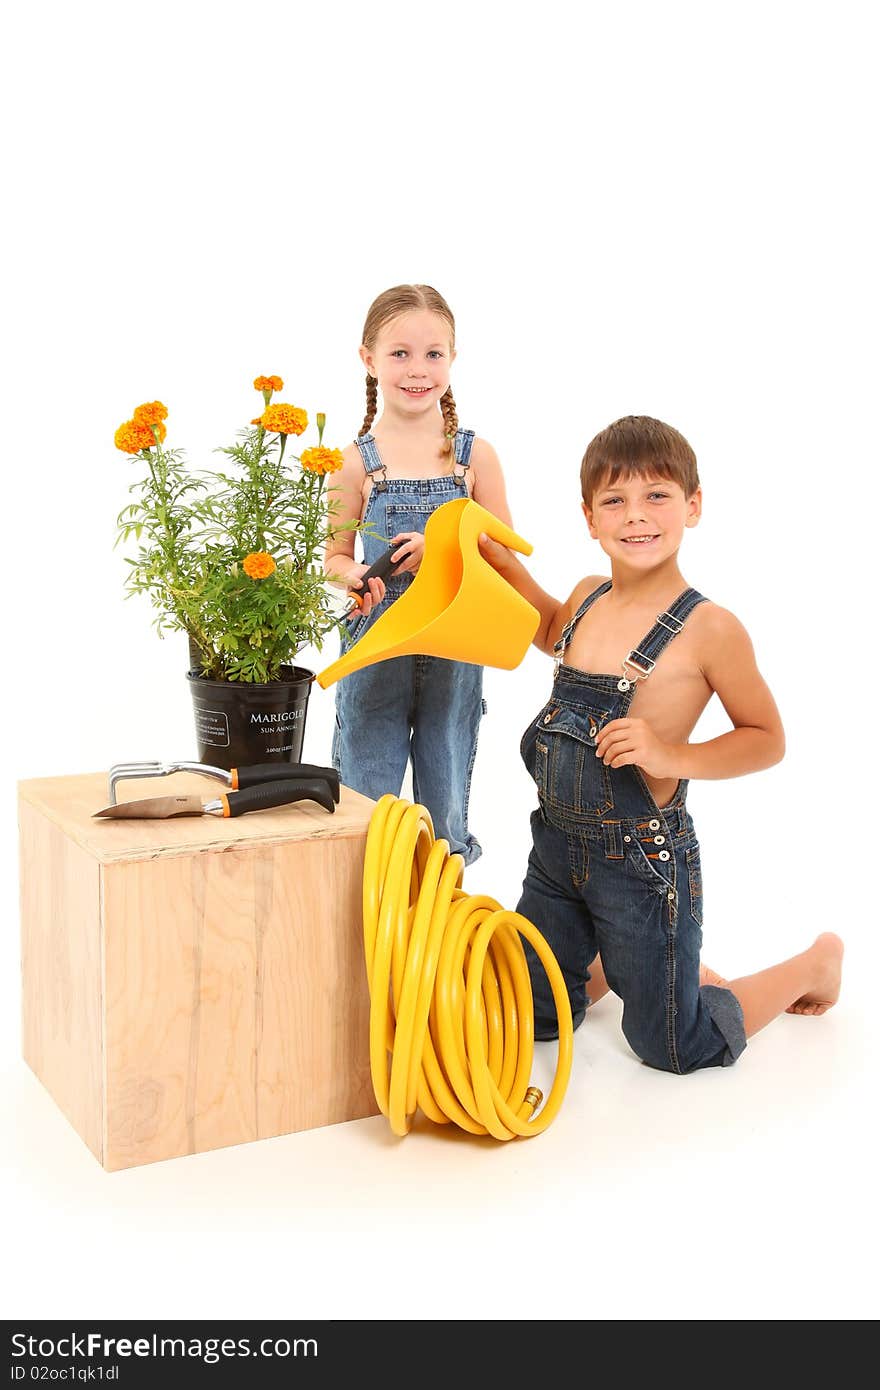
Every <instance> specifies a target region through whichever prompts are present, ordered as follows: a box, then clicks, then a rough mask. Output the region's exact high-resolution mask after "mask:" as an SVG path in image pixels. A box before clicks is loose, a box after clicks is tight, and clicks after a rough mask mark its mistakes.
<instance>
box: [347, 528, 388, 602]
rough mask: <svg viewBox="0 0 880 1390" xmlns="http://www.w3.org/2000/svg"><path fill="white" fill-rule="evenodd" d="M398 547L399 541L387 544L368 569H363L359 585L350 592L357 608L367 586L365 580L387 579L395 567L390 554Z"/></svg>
mask: <svg viewBox="0 0 880 1390" xmlns="http://www.w3.org/2000/svg"><path fill="white" fill-rule="evenodd" d="M399 549H400V546H399V543H398V544H395V545H389V547H388V549H387V550H385V551H383V553H382V554H381V555H380V556H379V558H378V560H374V561H373V563H372V564H371V565H370V568H369V569H368V570H365V571H364V573H363V574H362V575H361V576H360V581H361V587H360V588H359V589H358V590H357V591H356V592H355V591H353V592H352V593H351V597H352V598H353V599H354V600H355V602H356V604H357V606H358V608H360V606H361V604H362V603H363V595H364V591H365V589H366V587H367V581H368V580H369V579H387V578H388V576H389V574H390V573H391V571H392V570H393V569H394V567H395V561H394V560H392V558H391V556H392V555H393V554H394V552H395V550H399Z"/></svg>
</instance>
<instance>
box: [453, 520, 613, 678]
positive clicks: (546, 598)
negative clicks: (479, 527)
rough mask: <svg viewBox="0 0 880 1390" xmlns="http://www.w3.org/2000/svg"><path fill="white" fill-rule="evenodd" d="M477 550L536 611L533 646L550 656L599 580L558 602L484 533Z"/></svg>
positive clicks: (583, 584)
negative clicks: (536, 620)
mask: <svg viewBox="0 0 880 1390" xmlns="http://www.w3.org/2000/svg"><path fill="white" fill-rule="evenodd" d="M480 551H481V553H482V554H483V556H484V557H485V559H486V560H488V562H489V564H490V565H491V566H492V568H493V569H496V570H497V571H498V573H499V574H501V575H503V576H504V578H505V579H506V580H507V582H508V584H512V585H513V587H514V589H516V591H517V593H519V594H522V596H523V598H524V599H526V600H527V601H528V602H529V603H530V604H531V605H532V607H533V608H537V610H538V613H539V614H540V618H541V620H540V622H539V623H538V629H537V631H536V633H535V635H534V637H533V638H532V645H533V646H535V647H537V648H538V650H539V651H542V652H546V653H547V654H548V656H552V655H553V648H554V646H555V645H556V643H557V642H558V641H559V638H560V637H561V636H562V629H563V628H564V627H565V624H566V623H567V622H568V620H569V618H570V617H572V616H573V615H574V613H575V612H576V611H577V609H578V607H579V606H580V604H581V603H582V602H583V600H584V599H585V598H586V596H587V594H588V593H589V592H590V588H591V587H592V588H595V587H596V585H597V584H600V583H601V582H602V581H601V580H600V579H595V580H589V579H582V580H581V582H580V583H579V584H578V585H577V586H576V587H575V589H574V590H573V592H572V593H571V595H570V596H569V597H568V598H567V599H565V600H564V601H563V602H562V603H560V601H559V599H556V598H553V596H552V594H548V593H547V592H546V591H545V590H544V589H542V588H541V586H540V584H538V583H537V581H536V580H534V579H533V578H532V576H531V575H530V574H529V572H528V570H527V569H526V567H525V565H524V564H522V562H521V561H520V560H518V559H517V557H516V555H515V554H514V553H513V551H512V550H508V549H507V546H506V545H499V544H498V542H497V541H493V540H490V539H489V537H488V536H487V535H485V533H484V534H483V535H481V536H480Z"/></svg>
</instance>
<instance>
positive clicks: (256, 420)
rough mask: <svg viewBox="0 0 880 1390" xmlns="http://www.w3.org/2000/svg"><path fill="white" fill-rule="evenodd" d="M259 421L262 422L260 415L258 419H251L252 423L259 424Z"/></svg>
mask: <svg viewBox="0 0 880 1390" xmlns="http://www.w3.org/2000/svg"><path fill="white" fill-rule="evenodd" d="M259 423H260V417H259V415H258V416H257V417H256V419H254V420H251V424H252V425H259Z"/></svg>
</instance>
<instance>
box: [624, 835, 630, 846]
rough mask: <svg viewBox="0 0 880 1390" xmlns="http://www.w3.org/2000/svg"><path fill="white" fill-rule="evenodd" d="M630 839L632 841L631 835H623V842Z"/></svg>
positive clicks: (626, 843) (628, 842) (625, 842)
mask: <svg viewBox="0 0 880 1390" xmlns="http://www.w3.org/2000/svg"><path fill="white" fill-rule="evenodd" d="M631 841H632V835H624V837H623V843H624V844H625V845H628V844H630V842H631Z"/></svg>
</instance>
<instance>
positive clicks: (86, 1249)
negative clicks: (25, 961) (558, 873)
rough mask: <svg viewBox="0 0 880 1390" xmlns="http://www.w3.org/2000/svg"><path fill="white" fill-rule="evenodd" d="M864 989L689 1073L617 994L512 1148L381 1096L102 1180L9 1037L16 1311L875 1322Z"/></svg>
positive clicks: (551, 1050) (871, 1107)
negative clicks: (647, 1043)
mask: <svg viewBox="0 0 880 1390" xmlns="http://www.w3.org/2000/svg"><path fill="white" fill-rule="evenodd" d="M872 990H873V980H872V978H870V976H868V975H867V974H866V975H864V976H862V977H861V978H859V976H858V973H857V971H855V970H851V972H850V980H849V985H848V988H847V992H846V996H845V1002H843V1003H842V1004H841V1005H840V1006H839V1007H838V1009H837V1010H836V1011H834V1012H832V1013H831V1014H829V1015H828V1016H826V1017H825V1018H824V1019H821V1020H810V1019H802V1018H794V1017H786V1018H783V1019H781V1020H779V1021H778V1022H777V1023H775V1024H774V1025H773V1026H772V1027H771V1028H769V1029H768V1030H766V1031H765V1032H764V1033H762V1034H759V1035H758V1036H757V1037H756V1038H755V1039H754V1040H753V1041H752V1043H751V1044H750V1046H749V1048H748V1049H747V1051H746V1053H745V1054H744V1056H743V1058H742V1059H741V1061H740V1062H739V1063H738V1064H737V1065H736V1066H735V1067H732V1068H727V1069H726V1070H724V1071H710V1072H703V1073H700V1074H697V1075H694V1076H691V1077H687V1078H675V1077H671V1076H667V1075H664V1074H660V1073H657V1072H653V1071H650V1070H648V1069H647V1068H645V1067H643V1066H641V1065H640V1064H639V1063H638V1062H636V1061H635V1059H634V1058H633V1057H632V1055H631V1054H630V1053H629V1052H628V1049H627V1047H626V1044H625V1042H624V1041H623V1038H622V1035H621V1033H620V1030H619V1026H618V1022H619V1005H618V1002H617V1000H616V999H614V998H613V997H609V998H607V999H606V1000H605V1001H603V1003H602V1004H600V1005H597V1007H596V1009H595V1011H594V1013H593V1016H592V1017H588V1019H587V1021H586V1023H585V1024H584V1026H583V1027H582V1028H581V1029H580V1030H579V1032H578V1033H577V1034H576V1055H575V1063H574V1069H573V1074H572V1079H571V1082H570V1085H569V1088H568V1091H567V1093H566V1097H565V1101H564V1103H563V1106H562V1110H561V1112H560V1113H559V1115H558V1116H557V1118H556V1120H555V1121H554V1122H553V1124H552V1125H551V1126H550V1127H549V1129H548V1130H547V1131H546V1132H545V1133H544V1134H543V1135H541V1136H537V1137H535V1138H533V1139H529V1140H523V1141H518V1142H512V1143H508V1144H499V1143H496V1142H494V1141H491V1140H474V1139H472V1138H469V1137H468V1136H466V1135H464V1134H463V1132H462V1131H460V1130H453V1129H452V1128H451V1127H447V1128H438V1127H435V1126H434V1125H432V1124H430V1123H429V1122H427V1121H426V1120H424V1119H420V1120H419V1121H418V1122H417V1124H416V1126H415V1128H414V1129H413V1131H412V1132H411V1134H410V1135H408V1136H407V1137H406V1138H405V1139H403V1140H398V1139H396V1138H395V1137H394V1136H393V1135H392V1133H391V1131H390V1129H389V1127H388V1124H387V1122H386V1120H385V1119H384V1117H381V1116H380V1117H377V1118H375V1119H370V1120H362V1121H356V1122H354V1123H351V1124H345V1125H337V1126H332V1127H329V1128H325V1129H320V1130H313V1131H310V1132H306V1133H301V1134H297V1135H290V1136H287V1137H284V1138H279V1139H275V1140H269V1141H263V1142H261V1143H257V1144H251V1145H246V1146H242V1147H238V1148H231V1149H224V1150H221V1151H218V1152H215V1153H210V1154H203V1155H196V1156H193V1157H189V1158H184V1159H178V1160H174V1161H171V1162H166V1163H160V1164H155V1165H152V1166H150V1167H146V1168H139V1169H132V1170H129V1171H126V1172H122V1173H115V1174H106V1173H104V1172H103V1170H102V1169H101V1168H100V1167H99V1166H98V1164H97V1163H96V1162H95V1160H94V1159H93V1158H92V1156H91V1154H90V1153H89V1152H88V1150H87V1149H86V1148H85V1146H84V1145H83V1144H82V1142H81V1141H80V1139H79V1138H78V1136H77V1135H76V1134H75V1133H74V1132H73V1130H72V1129H71V1128H70V1127H69V1126H68V1124H67V1122H66V1121H65V1120H64V1118H63V1117H62V1116H61V1114H60V1113H59V1112H58V1111H57V1110H56V1108H55V1106H54V1103H53V1102H52V1101H51V1099H50V1098H49V1096H48V1095H47V1094H46V1092H45V1091H44V1090H43V1089H42V1087H41V1086H40V1084H39V1083H38V1082H37V1081H36V1080H35V1079H34V1077H33V1076H32V1075H31V1074H30V1073H29V1072H28V1070H27V1069H26V1068H25V1066H24V1064H23V1063H21V1064H18V1065H16V1063H15V1060H14V1058H13V1059H12V1060H11V1062H10V1060H9V1058H8V1057H7V1069H6V1073H5V1075H4V1078H3V1082H4V1090H5V1093H6V1094H5V1097H4V1101H5V1103H4V1110H5V1113H6V1114H7V1116H8V1117H9V1118H10V1120H11V1122H12V1123H11V1134H10V1138H9V1142H8V1146H7V1152H6V1155H5V1158H6V1163H7V1165H8V1166H7V1173H6V1192H7V1194H8V1195H9V1196H11V1198H12V1200H11V1201H10V1202H9V1209H8V1211H7V1214H6V1217H5V1221H4V1225H5V1229H6V1231H7V1234H8V1233H9V1232H10V1229H11V1232H12V1236H13V1243H12V1244H11V1245H10V1246H9V1247H8V1249H10V1250H14V1252H15V1255H14V1260H13V1261H9V1262H8V1266H11V1267H12V1269H13V1270H14V1274H12V1275H11V1277H9V1283H10V1286H9V1287H8V1288H7V1290H6V1294H5V1297H4V1306H5V1316H6V1317H9V1318H15V1317H22V1318H24V1317H40V1318H56V1317H57V1318H68V1319H77V1318H85V1317H89V1316H91V1317H94V1316H96V1315H100V1316H101V1317H103V1318H106V1319H109V1318H130V1317H137V1318H146V1319H150V1318H164V1317H203V1318H232V1317H238V1318H246V1319H250V1318H253V1319H256V1318H262V1317H268V1318H272V1317H291V1318H301V1319H304V1318H307V1317H322V1318H356V1319H362V1318H370V1319H379V1320H382V1319H386V1318H394V1317H399V1318H404V1319H413V1318H422V1317H427V1318H430V1319H441V1320H445V1319H451V1318H463V1319H474V1318H495V1319H519V1318H536V1319H554V1318H561V1319H566V1320H569V1319H577V1320H580V1319H584V1320H593V1319H597V1318H603V1319H609V1318H611V1319H617V1320H630V1319H652V1320H657V1319H674V1320H687V1319H709V1320H716V1319H727V1320H730V1319H771V1320H777V1319H787V1320H795V1319H873V1318H874V1317H876V1315H877V1311H878V1300H877V1292H876V1278H875V1270H876V1264H875V1255H876V1249H877V1235H878V1228H877V1220H876V1203H875V1199H874V1195H873V1194H874V1187H875V1182H876V1171H877V1154H876V1148H875V1142H874V1131H875V1108H876V1077H875V1074H874V1073H873V1071H872V1070H871V1068H870V1062H869V1052H875V1051H876V1049H873V1048H871V1047H870V1042H871V1040H870V1039H869V1037H868V1019H869V1007H870V1004H871V998H870V994H871V992H872ZM554 1066H555V1046H554V1045H553V1044H540V1045H539V1046H538V1049H537V1055H536V1058H535V1068H534V1079H535V1080H536V1081H537V1082H538V1083H539V1084H540V1083H541V1082H542V1081H543V1082H545V1083H549V1081H550V1079H551V1076H552V1070H553V1067H554Z"/></svg>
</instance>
